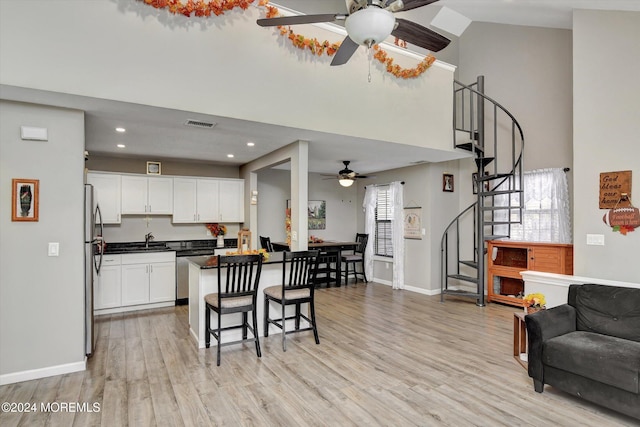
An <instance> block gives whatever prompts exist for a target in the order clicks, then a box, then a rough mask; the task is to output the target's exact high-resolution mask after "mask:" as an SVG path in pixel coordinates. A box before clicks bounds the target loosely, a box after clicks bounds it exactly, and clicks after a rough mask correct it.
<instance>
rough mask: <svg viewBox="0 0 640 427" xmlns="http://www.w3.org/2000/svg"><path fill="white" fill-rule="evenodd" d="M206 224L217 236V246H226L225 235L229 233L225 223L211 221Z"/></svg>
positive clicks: (213, 234) (212, 233)
mask: <svg viewBox="0 0 640 427" xmlns="http://www.w3.org/2000/svg"><path fill="white" fill-rule="evenodd" d="M206 226H207V229H208V230H209V231H210V232H211V235H212V236H214V237H216V238H217V243H216V246H217V247H219V248H224V235H225V234H227V227H226V226H225V225H224V224H218V223H217V222H213V223H209V224H207V225H206Z"/></svg>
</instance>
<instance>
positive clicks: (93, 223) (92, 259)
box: [84, 184, 103, 356]
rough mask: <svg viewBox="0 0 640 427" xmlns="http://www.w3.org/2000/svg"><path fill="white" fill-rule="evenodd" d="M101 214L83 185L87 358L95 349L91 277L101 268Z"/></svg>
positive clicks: (92, 193) (90, 191) (91, 192)
mask: <svg viewBox="0 0 640 427" xmlns="http://www.w3.org/2000/svg"><path fill="white" fill-rule="evenodd" d="M102 232H103V226H102V214H101V213H100V206H98V204H97V203H95V200H94V192H93V185H91V184H85V185H84V295H85V303H84V312H85V324H84V332H85V334H84V342H85V352H86V354H87V356H91V355H92V354H93V351H94V349H95V348H96V333H95V328H94V324H93V277H94V271H95V275H96V276H97V275H98V274H99V273H100V267H102V249H103V245H102Z"/></svg>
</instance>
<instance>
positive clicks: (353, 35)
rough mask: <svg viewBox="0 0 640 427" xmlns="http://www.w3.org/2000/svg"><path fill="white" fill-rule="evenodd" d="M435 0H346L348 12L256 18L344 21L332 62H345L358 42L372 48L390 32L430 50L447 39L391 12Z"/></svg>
mask: <svg viewBox="0 0 640 427" xmlns="http://www.w3.org/2000/svg"><path fill="white" fill-rule="evenodd" d="M436 1H438V0H346V2H347V10H348V11H349V13H347V14H344V13H327V14H318V15H297V16H284V17H278V18H265V19H258V21H257V22H258V25H260V26H262V27H275V26H281V25H297V24H313V23H319V22H338V21H344V26H345V28H346V30H347V37H345V39H344V40H343V41H342V44H341V45H340V48H339V49H338V51H337V52H336V54H335V56H334V57H333V60H332V61H331V65H342V64H346V63H347V61H349V59H350V58H351V56H353V54H354V53H355V51H356V50H357V49H358V47H359V46H360V45H363V46H366V47H367V48H371V47H372V46H373V45H375V44H378V43H380V42H382V41H384V40H385V39H386V38H387V37H389V35H393V36H394V37H397V38H399V39H402V40H404V41H406V42H409V43H412V44H415V45H416V46H420V47H422V48H425V49H428V50H430V51H432V52H438V51H440V50H442V49H444V48H445V47H447V45H448V44H449V42H450V40H449V39H448V38H446V37H444V36H442V35H440V34H438V33H436V32H435V31H433V30H430V29H428V28H426V27H423V26H422V25H419V24H416V23H415V22H412V21H408V20H406V19H402V18H396V17H395V16H393V14H394V12H401V11H407V10H411V9H416V8H418V7H422V6H427V5H429V4H431V3H435V2H436Z"/></svg>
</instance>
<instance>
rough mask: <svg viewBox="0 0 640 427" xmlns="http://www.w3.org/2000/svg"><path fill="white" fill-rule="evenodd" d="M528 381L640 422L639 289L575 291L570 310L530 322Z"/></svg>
mask: <svg viewBox="0 0 640 427" xmlns="http://www.w3.org/2000/svg"><path fill="white" fill-rule="evenodd" d="M525 322H526V325H527V334H528V341H529V376H530V377H531V378H533V385H534V389H535V391H537V392H538V393H542V391H543V389H544V385H545V384H549V385H551V386H553V387H556V388H558V389H560V390H563V391H565V392H567V393H571V394H573V395H576V396H579V397H581V398H583V399H586V400H589V401H591V402H594V403H596V404H599V405H602V406H606V407H608V408H611V409H613V410H615V411H619V412H621V413H624V414H627V415H630V416H632V417H635V418H638V419H640V289H636V288H623V287H616V286H604V285H591V284H587V285H570V286H569V296H568V300H567V304H564V305H561V306H558V307H554V308H551V309H548V310H542V311H539V312H537V313H533V314H530V315H527V316H525Z"/></svg>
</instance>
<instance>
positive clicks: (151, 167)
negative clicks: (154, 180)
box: [147, 162, 162, 175]
mask: <svg viewBox="0 0 640 427" xmlns="http://www.w3.org/2000/svg"><path fill="white" fill-rule="evenodd" d="M161 172H162V164H161V163H160V162H147V175H160V173H161Z"/></svg>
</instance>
